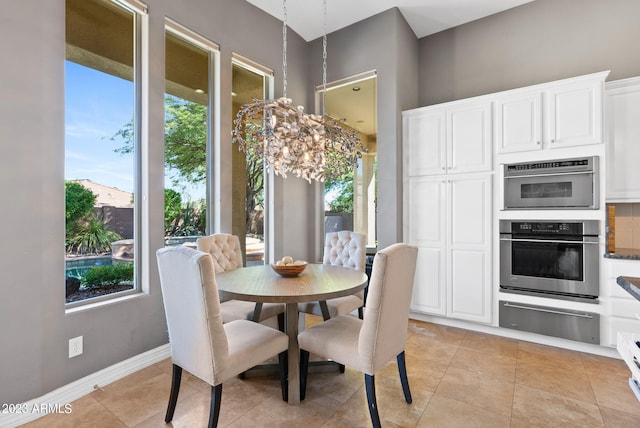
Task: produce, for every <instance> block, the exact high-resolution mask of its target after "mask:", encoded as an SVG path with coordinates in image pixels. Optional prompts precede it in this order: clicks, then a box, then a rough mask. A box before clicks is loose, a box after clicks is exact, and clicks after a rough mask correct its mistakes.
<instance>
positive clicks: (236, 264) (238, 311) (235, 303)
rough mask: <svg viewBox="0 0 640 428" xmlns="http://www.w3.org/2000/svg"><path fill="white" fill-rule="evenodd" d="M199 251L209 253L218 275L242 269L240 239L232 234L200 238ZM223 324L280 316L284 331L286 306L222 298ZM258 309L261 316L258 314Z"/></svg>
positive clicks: (279, 319)
mask: <svg viewBox="0 0 640 428" xmlns="http://www.w3.org/2000/svg"><path fill="white" fill-rule="evenodd" d="M196 245H197V247H198V250H200V251H203V252H205V253H209V254H210V255H211V258H212V259H213V265H214V267H215V271H216V273H220V272H226V271H229V270H233V269H238V268H241V267H242V249H241V248H240V239H238V237H237V236H236V235H232V234H230V233H215V234H213V235H209V236H204V237H202V238H198V240H197V241H196ZM220 302H221V309H220V310H221V312H222V322H225V323H226V322H229V321H233V320H238V319H248V320H253V321H256V322H262V321H264V320H266V319H269V318H271V317H274V316H278V326H279V328H280V330H281V331H284V311H285V305H284V304H282V303H264V304H262V303H252V302H244V301H242V300H234V299H224V298H222V297H221V298H220ZM256 309H257V310H258V311H259V314H256Z"/></svg>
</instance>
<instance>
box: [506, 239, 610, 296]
mask: <svg viewBox="0 0 640 428" xmlns="http://www.w3.org/2000/svg"><path fill="white" fill-rule="evenodd" d="M598 261H599V245H598V238H597V237H594V236H585V237H582V238H581V240H580V241H565V240H553V239H549V240H546V239H539V240H538V239H517V238H512V237H511V236H510V235H502V236H501V237H500V286H501V287H502V288H506V289H507V290H506V291H508V289H510V288H511V289H514V290H516V291H530V292H534V293H556V294H559V295H579V296H580V297H585V298H596V297H597V296H598V294H599V267H598V266H599V263H598Z"/></svg>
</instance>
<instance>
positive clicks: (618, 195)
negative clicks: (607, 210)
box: [605, 79, 640, 201]
mask: <svg viewBox="0 0 640 428" xmlns="http://www.w3.org/2000/svg"><path fill="white" fill-rule="evenodd" d="M632 82H633V83H634V84H632V85H619V84H617V85H614V86H612V87H613V89H607V91H606V95H605V98H606V112H607V120H606V137H605V139H606V144H607V146H606V147H607V157H606V159H607V180H606V182H607V193H606V198H607V199H608V200H632V201H638V200H640V79H633V80H632ZM614 83H615V82H614ZM616 86H617V87H616ZM609 87H610V86H608V87H607V88H609Z"/></svg>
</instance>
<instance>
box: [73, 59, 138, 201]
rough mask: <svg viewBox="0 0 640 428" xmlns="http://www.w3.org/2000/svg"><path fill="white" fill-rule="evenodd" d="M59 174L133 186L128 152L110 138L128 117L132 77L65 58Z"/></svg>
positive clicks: (131, 95) (120, 185)
mask: <svg viewBox="0 0 640 428" xmlns="http://www.w3.org/2000/svg"><path fill="white" fill-rule="evenodd" d="M65 67H66V84H65V88H66V89H65V91H66V92H65V178H66V179H67V180H73V179H89V180H91V181H94V182H96V183H100V184H104V185H107V186H112V187H117V188H118V189H121V190H126V191H127V192H133V186H134V175H133V157H132V156H131V155H127V156H124V155H121V154H119V153H115V152H114V149H116V148H118V147H121V146H122V145H123V144H124V143H123V141H122V140H117V141H115V142H114V141H111V137H112V136H113V135H114V134H115V133H116V132H118V130H119V129H121V128H122V127H123V126H124V125H125V124H127V123H128V122H129V121H130V120H131V118H132V117H133V83H132V82H129V81H127V80H124V79H120V78H118V77H114V76H111V75H109V74H106V73H101V72H98V71H95V70H93V69H90V68H87V67H84V66H82V65H78V64H75V63H72V62H69V61H67V62H66V63H65Z"/></svg>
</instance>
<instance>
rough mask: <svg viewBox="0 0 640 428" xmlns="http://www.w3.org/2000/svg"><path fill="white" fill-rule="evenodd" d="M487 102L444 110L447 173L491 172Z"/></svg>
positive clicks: (464, 104)
mask: <svg viewBox="0 0 640 428" xmlns="http://www.w3.org/2000/svg"><path fill="white" fill-rule="evenodd" d="M492 148H493V145H492V140H491V103H490V102H488V101H487V102H468V103H461V104H459V105H457V106H455V107H450V108H449V110H448V111H447V166H446V168H447V173H462V172H480V171H491V169H492V166H493V165H492V161H491V152H492Z"/></svg>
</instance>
